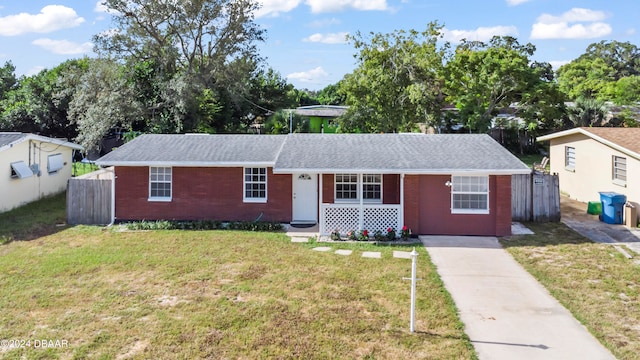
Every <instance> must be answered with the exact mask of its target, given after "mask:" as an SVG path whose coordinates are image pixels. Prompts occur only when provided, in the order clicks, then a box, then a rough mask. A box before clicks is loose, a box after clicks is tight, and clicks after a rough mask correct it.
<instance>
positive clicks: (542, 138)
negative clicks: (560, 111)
mask: <svg viewBox="0 0 640 360" xmlns="http://www.w3.org/2000/svg"><path fill="white" fill-rule="evenodd" d="M575 134H582V135H584V136H587V137H589V138H591V139H593V140H595V141H597V142H600V143H602V144H604V145H607V146H609V147H610V148H613V149H615V150H618V151H620V152H622V153H624V154H627V155H629V156H631V157H633V158H636V159H638V160H640V154H638V153H637V152H635V151H632V150H629V149H628V148H626V147H624V146H620V145H618V144H616V143H614V142H612V141H609V140H607V139H605V138H603V137H600V136H598V135H596V134H594V133H592V132H590V131H587V130H584V129H582V128H573V129H569V130H564V131H560V132H557V133H554V134H549V135H544V136H540V137H538V138H536V140H537V141H548V140H553V139H557V138H560V137H564V136H569V135H575Z"/></svg>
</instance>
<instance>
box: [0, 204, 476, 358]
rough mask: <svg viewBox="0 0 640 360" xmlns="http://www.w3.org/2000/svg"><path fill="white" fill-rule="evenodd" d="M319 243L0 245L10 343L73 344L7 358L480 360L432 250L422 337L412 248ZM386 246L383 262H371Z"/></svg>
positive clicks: (101, 237)
mask: <svg viewBox="0 0 640 360" xmlns="http://www.w3.org/2000/svg"><path fill="white" fill-rule="evenodd" d="M14 216H15V215H14ZM36 216H39V215H36ZM6 221H7V219H6V218H0V228H3V227H4V225H5V224H6ZM29 237H32V236H29ZM315 245H317V244H295V243H291V242H290V241H289V239H288V238H287V237H286V236H285V235H284V234H282V233H255V232H240V231H219V230H217V231H178V230H172V231H140V232H138V231H136V232H132V231H118V228H112V229H106V228H101V227H91V226H76V227H71V228H64V229H62V230H61V231H58V232H52V233H50V234H49V235H47V236H43V237H38V238H35V239H34V240H32V241H14V242H11V243H9V244H6V245H3V246H0V281H1V282H2V289H3V291H2V292H0V309H2V310H3V316H2V317H0V339H50V340H67V341H68V343H69V346H68V347H67V348H58V349H56V348H53V349H45V350H43V349H34V348H24V349H13V350H8V351H6V350H0V357H2V358H6V359H22V358H26V359H36V358H38V359H39V358H75V359H81V358H98V359H112V358H118V357H121V358H134V359H158V358H162V359H185V358H187V359H197V358H214V359H218V358H245V359H255V358H300V359H311V358H320V359H335V358H370V359H372V358H379V359H400V358H439V359H451V358H455V359H468V358H475V357H476V355H475V353H474V352H473V348H472V346H471V344H470V342H469V341H468V338H467V336H466V335H465V334H464V332H463V330H462V328H463V325H462V323H461V322H460V320H459V319H458V317H457V315H456V309H455V307H454V305H453V302H452V300H451V298H450V297H449V295H448V293H447V292H446V290H445V289H444V287H443V284H442V282H441V281H440V279H439V277H438V276H437V274H436V272H435V269H434V267H433V265H432V264H431V263H430V261H429V257H428V254H427V253H426V251H425V250H424V248H422V247H418V248H417V250H418V251H419V253H420V256H419V262H418V276H419V277H421V278H423V281H420V282H419V284H418V289H417V290H418V293H417V299H418V301H417V307H416V330H417V332H416V333H410V332H409V331H408V328H409V302H410V301H409V300H410V299H409V297H410V294H409V290H410V283H409V282H408V281H404V280H403V279H402V277H406V276H409V275H410V271H411V270H410V269H411V262H410V260H406V259H396V258H393V257H392V251H393V250H405V251H407V250H409V249H408V248H406V247H404V248H403V247H396V246H381V247H375V246H374V245H370V244H345V243H339V244H332V245H331V246H332V247H333V249H334V250H335V249H353V250H354V251H355V253H354V254H353V255H351V256H340V255H336V254H334V253H333V252H317V251H312V250H311V247H313V246H315ZM373 249H375V251H381V252H382V259H368V258H362V257H361V256H360V255H361V254H360V252H361V251H363V250H373ZM2 351H4V352H2Z"/></svg>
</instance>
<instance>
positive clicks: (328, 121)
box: [293, 105, 349, 134]
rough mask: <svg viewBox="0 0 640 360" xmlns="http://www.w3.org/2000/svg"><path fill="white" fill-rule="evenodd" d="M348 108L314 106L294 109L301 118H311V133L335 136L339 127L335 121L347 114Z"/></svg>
mask: <svg viewBox="0 0 640 360" xmlns="http://www.w3.org/2000/svg"><path fill="white" fill-rule="evenodd" d="M348 108H349V107H348V106H335V105H312V106H301V107H299V108H296V109H293V112H294V113H295V114H297V115H299V116H303V117H306V118H309V131H310V132H312V133H327V134H334V133H335V132H336V129H337V127H338V124H337V123H336V122H335V119H336V118H338V117H339V116H342V115H343V114H344V113H345V112H347V109H348Z"/></svg>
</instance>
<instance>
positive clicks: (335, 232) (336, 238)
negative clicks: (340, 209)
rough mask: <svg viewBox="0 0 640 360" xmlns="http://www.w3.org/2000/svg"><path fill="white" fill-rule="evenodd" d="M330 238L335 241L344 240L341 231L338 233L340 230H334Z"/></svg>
mask: <svg viewBox="0 0 640 360" xmlns="http://www.w3.org/2000/svg"><path fill="white" fill-rule="evenodd" d="M329 238H330V239H331V240H333V241H339V240H342V237H341V236H340V231H338V229H335V230H333V231H332V232H331V235H329Z"/></svg>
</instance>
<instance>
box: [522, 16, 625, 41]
mask: <svg viewBox="0 0 640 360" xmlns="http://www.w3.org/2000/svg"><path fill="white" fill-rule="evenodd" d="M606 18H607V14H606V13H605V12H603V11H596V10H590V9H583V8H573V9H571V10H569V11H567V12H564V13H563V14H562V15H560V16H554V15H550V14H542V15H540V16H539V17H538V21H537V22H536V23H535V24H533V27H532V28H531V39H593V38H598V37H602V36H606V35H609V34H611V32H612V29H611V26H610V25H609V24H607V23H604V22H602V20H604V19H606Z"/></svg>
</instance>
